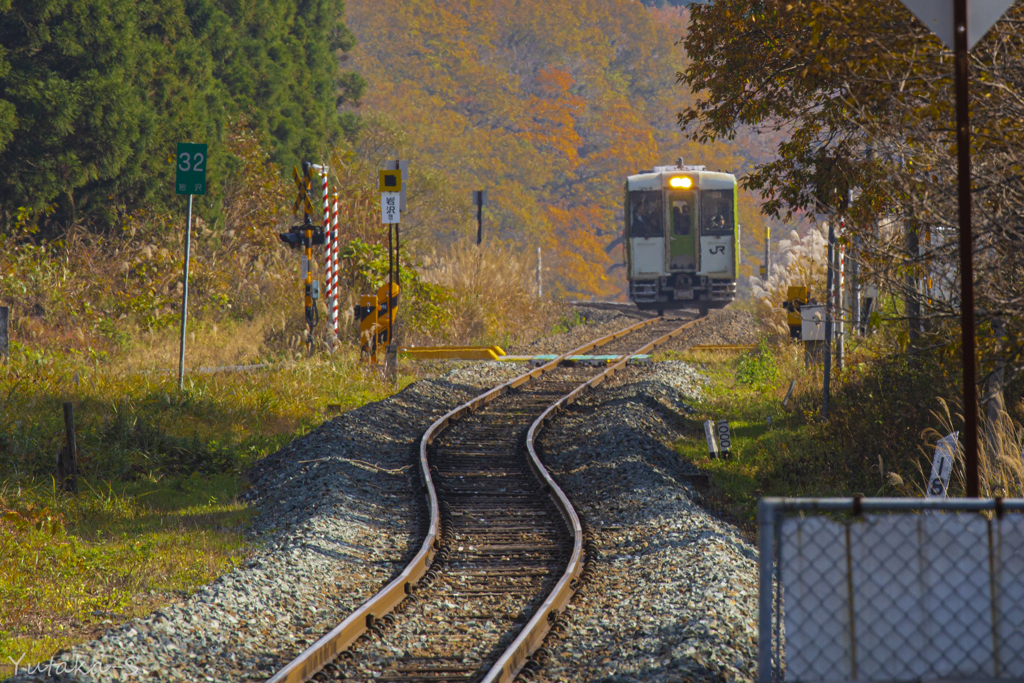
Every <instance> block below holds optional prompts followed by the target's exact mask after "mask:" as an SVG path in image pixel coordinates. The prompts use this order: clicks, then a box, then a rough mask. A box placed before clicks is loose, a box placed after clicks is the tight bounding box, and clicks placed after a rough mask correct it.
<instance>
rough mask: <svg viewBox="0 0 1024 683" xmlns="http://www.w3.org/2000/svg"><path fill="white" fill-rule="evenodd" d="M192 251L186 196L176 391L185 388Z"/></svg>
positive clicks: (190, 204)
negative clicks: (179, 344) (183, 265)
mask: <svg viewBox="0 0 1024 683" xmlns="http://www.w3.org/2000/svg"><path fill="white" fill-rule="evenodd" d="M191 250H192V195H189V196H188V223H187V224H186V226H185V273H184V282H183V283H182V290H181V346H180V348H179V353H178V391H181V390H182V388H183V387H184V386H185V325H186V323H187V322H188V261H189V254H190V252H191Z"/></svg>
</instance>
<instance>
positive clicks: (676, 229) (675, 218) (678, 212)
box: [672, 196, 691, 237]
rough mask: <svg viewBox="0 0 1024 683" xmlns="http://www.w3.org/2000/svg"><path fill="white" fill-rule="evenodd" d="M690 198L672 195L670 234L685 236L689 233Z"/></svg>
mask: <svg viewBox="0 0 1024 683" xmlns="http://www.w3.org/2000/svg"><path fill="white" fill-rule="evenodd" d="M690 220H691V219H690V198H689V197H678V196H676V197H672V234H673V235H675V236H676V237H685V236H686V235H689V234H690Z"/></svg>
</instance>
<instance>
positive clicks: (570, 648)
mask: <svg viewBox="0 0 1024 683" xmlns="http://www.w3.org/2000/svg"><path fill="white" fill-rule="evenodd" d="M609 385H610V386H608V387H606V388H605V389H604V391H601V392H597V393H594V394H591V395H589V396H588V397H586V398H585V399H583V400H582V401H581V402H580V403H579V404H577V405H576V406H574V407H573V408H571V409H570V410H569V411H567V412H566V413H564V414H563V415H562V416H560V417H559V418H558V419H557V420H556V421H555V422H554V423H553V424H552V425H551V427H549V429H548V430H547V431H546V432H545V434H544V435H543V436H542V439H541V445H542V448H543V452H544V458H545V462H546V464H547V466H548V467H549V469H551V471H552V472H554V473H555V476H556V477H557V478H558V481H559V483H560V485H561V486H562V487H563V488H564V489H565V491H566V493H567V494H568V495H569V496H570V498H571V499H572V501H573V504H574V506H575V507H576V509H577V510H578V511H579V512H580V514H581V516H582V518H583V519H584V520H585V521H586V522H587V523H588V524H589V525H590V526H591V528H592V530H593V533H594V538H595V540H596V541H597V544H598V547H599V557H598V559H597V562H596V564H595V569H596V574H595V578H594V579H593V580H592V581H591V583H590V584H589V585H587V586H586V588H585V589H584V591H583V592H582V593H581V594H579V595H577V596H576V597H575V598H574V600H573V602H572V603H571V605H570V607H569V610H568V613H569V615H570V616H571V623H572V626H571V627H570V629H569V631H568V634H567V635H566V637H565V638H564V639H560V640H558V641H555V642H554V643H553V644H552V645H551V646H550V647H551V659H550V661H549V662H548V664H547V665H546V666H545V667H544V668H542V669H541V670H540V672H539V674H538V676H537V677H536V679H535V680H538V681H545V682H548V683H553V682H555V681H559V682H563V681H564V682H569V681H573V682H576V681H595V682H597V681H600V682H602V683H611V682H612V681H614V682H616V683H624V682H626V681H630V682H632V681H637V682H640V681H644V682H645V683H670V682H672V683H683V682H684V681H685V682H691V683H692V682H695V681H743V680H753V679H754V677H755V675H756V669H755V657H756V613H757V564H756V551H755V549H754V548H753V547H752V546H750V545H749V544H748V543H747V542H746V541H744V540H743V539H742V538H741V537H740V535H739V534H738V533H737V531H736V530H735V528H734V527H732V526H731V525H728V524H726V523H724V522H722V521H720V520H718V519H716V518H714V517H712V516H711V515H710V514H708V513H707V512H706V511H705V510H704V509H703V508H701V507H700V505H699V500H700V494H699V492H697V491H696V490H695V489H694V488H692V486H691V485H690V484H689V479H690V477H691V476H692V475H693V474H694V468H693V466H692V465H689V464H688V463H685V462H683V461H681V460H680V459H679V457H678V455H677V454H676V453H675V451H673V450H671V449H670V448H668V447H666V445H665V444H666V443H668V442H671V441H673V440H675V439H678V438H681V437H682V435H683V429H684V427H683V421H684V420H685V416H686V415H687V414H688V413H689V410H690V409H689V406H688V405H687V398H690V397H696V396H697V395H698V393H699V391H700V387H701V385H702V380H701V378H700V377H699V376H697V375H696V373H695V372H694V370H693V369H692V367H691V366H689V365H687V364H685V363H679V362H666V363H658V364H656V365H655V366H653V368H650V369H643V368H641V369H635V370H629V371H626V372H624V373H622V374H621V375H620V376H619V377H618V378H617V379H616V380H613V381H612V382H610V383H609Z"/></svg>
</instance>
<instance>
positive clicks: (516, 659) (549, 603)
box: [481, 318, 700, 683]
mask: <svg viewBox="0 0 1024 683" xmlns="http://www.w3.org/2000/svg"><path fill="white" fill-rule="evenodd" d="M698 320H700V318H697V319H696V320H691V321H689V322H687V323H685V324H683V325H681V326H680V327H677V328H676V329H674V330H672V331H671V332H669V333H668V334H666V335H663V336H661V337H658V338H657V339H655V340H654V341H652V342H650V343H649V344H646V345H644V346H643V347H641V348H639V349H637V350H636V351H634V352H633V353H631V354H626V355H624V356H623V357H622V359H620V360H619V361H618V362H616V363H615V364H614V365H612V366H610V367H609V368H608V369H607V370H605V371H604V372H602V373H600V374H599V375H595V376H594V377H592V378H590V379H589V380H587V381H586V382H583V383H582V384H580V385H579V386H578V387H576V388H575V389H573V390H572V391H571V392H569V393H568V394H566V395H565V396H563V397H562V398H560V399H558V400H557V401H556V402H555V403H553V404H551V406H549V407H548V408H547V410H545V411H544V412H543V413H541V415H540V417H538V418H537V419H536V420H534V422H533V424H531V425H530V429H529V431H528V432H527V434H526V448H527V452H528V454H529V458H528V462H529V463H530V467H531V468H532V469H533V471H534V474H535V475H536V476H537V478H538V479H540V480H541V481H542V482H544V489H545V490H546V491H548V492H549V493H550V495H551V497H552V498H553V499H554V501H555V504H556V505H557V506H558V509H559V510H560V511H561V513H562V516H563V517H564V518H565V523H566V525H568V527H569V529H570V530H571V531H572V534H573V548H572V556H571V557H570V558H569V564H568V566H567V567H566V569H565V572H563V574H562V578H561V579H559V581H558V583H557V584H556V585H555V587H554V589H552V591H551V592H550V593H549V594H548V597H547V598H546V599H545V600H544V602H543V603H542V604H541V605H540V607H538V608H537V610H536V611H535V612H534V614H533V617H532V618H531V619H530V621H529V622H528V623H527V624H526V626H524V627H523V630H522V631H521V632H520V633H519V636H518V637H516V639H515V640H514V641H512V644H511V645H509V646H508V648H506V649H505V652H503V653H502V655H501V656H500V657H498V660H497V661H496V662H495V663H494V665H493V666H492V667H491V669H490V671H488V672H487V675H486V676H484V678H483V679H482V681H481V683H511V681H513V680H515V677H516V676H517V675H518V674H519V671H520V670H521V669H522V668H523V666H524V665H525V664H526V661H527V659H528V658H529V656H530V655H531V654H533V652H534V651H536V650H537V648H539V647H540V645H541V643H542V642H543V641H544V638H545V636H547V634H548V631H549V630H550V629H551V615H552V613H553V612H556V611H558V610H561V609H563V608H564V607H565V605H566V604H567V603H568V602H569V600H570V599H571V598H572V595H573V593H575V592H576V587H575V579H576V578H577V577H578V576H579V575H580V574H581V573H582V572H583V527H582V525H581V524H580V519H579V516H578V515H577V514H576V510H575V509H574V508H573V506H572V503H570V502H569V498H568V496H566V495H565V492H564V491H562V489H561V487H560V486H559V485H558V484H557V483H556V482H555V480H554V478H553V477H552V476H551V473H550V472H548V470H547V468H546V467H544V465H543V463H541V461H540V456H538V455H537V450H536V443H535V442H536V439H537V435H538V434H539V433H540V430H541V429H542V428H543V427H544V423H545V422H546V421H547V420H548V418H549V417H551V416H552V415H554V414H555V412H557V411H559V410H562V409H564V408H565V407H567V406H569V405H571V404H573V403H575V402H576V400H577V399H578V398H579V397H580V396H581V395H582V394H583V392H584V391H586V390H588V389H593V388H594V387H596V386H598V385H599V384H601V383H602V382H604V381H605V380H606V379H608V378H609V377H611V376H612V375H614V374H615V373H616V372H617V371H619V370H621V369H622V368H624V367H625V366H626V363H627V362H628V361H629V358H630V356H634V355H640V354H645V353H649V352H651V351H653V350H654V349H655V348H657V347H659V346H661V345H662V344H664V343H666V342H668V341H671V340H672V339H674V338H676V337H678V336H679V335H680V334H682V333H683V331H684V330H686V329H687V328H688V327H690V326H691V325H694V324H696V323H697V321H698Z"/></svg>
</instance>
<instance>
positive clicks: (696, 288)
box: [624, 160, 740, 313]
mask: <svg viewBox="0 0 1024 683" xmlns="http://www.w3.org/2000/svg"><path fill="white" fill-rule="evenodd" d="M625 213H626V229H625V233H624V237H625V246H626V272H627V277H628V278H629V298H630V299H631V300H632V301H633V302H634V303H635V304H636V305H637V307H639V308H641V309H644V310H657V311H665V310H669V309H679V308H691V309H697V310H699V311H701V312H702V313H706V312H707V310H708V309H711V308H722V307H723V306H725V305H726V304H728V303H729V302H730V301H732V300H733V299H734V298H735V297H736V275H737V268H738V267H739V258H738V255H739V248H740V227H739V224H738V223H737V222H736V176H734V175H732V174H731V173H713V172H710V171H706V170H704V167H703V166H684V165H683V164H682V160H680V162H679V164H677V165H676V166H655V167H654V170H651V171H641V172H640V173H638V174H637V175H631V176H629V177H628V178H627V179H626V203H625Z"/></svg>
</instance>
